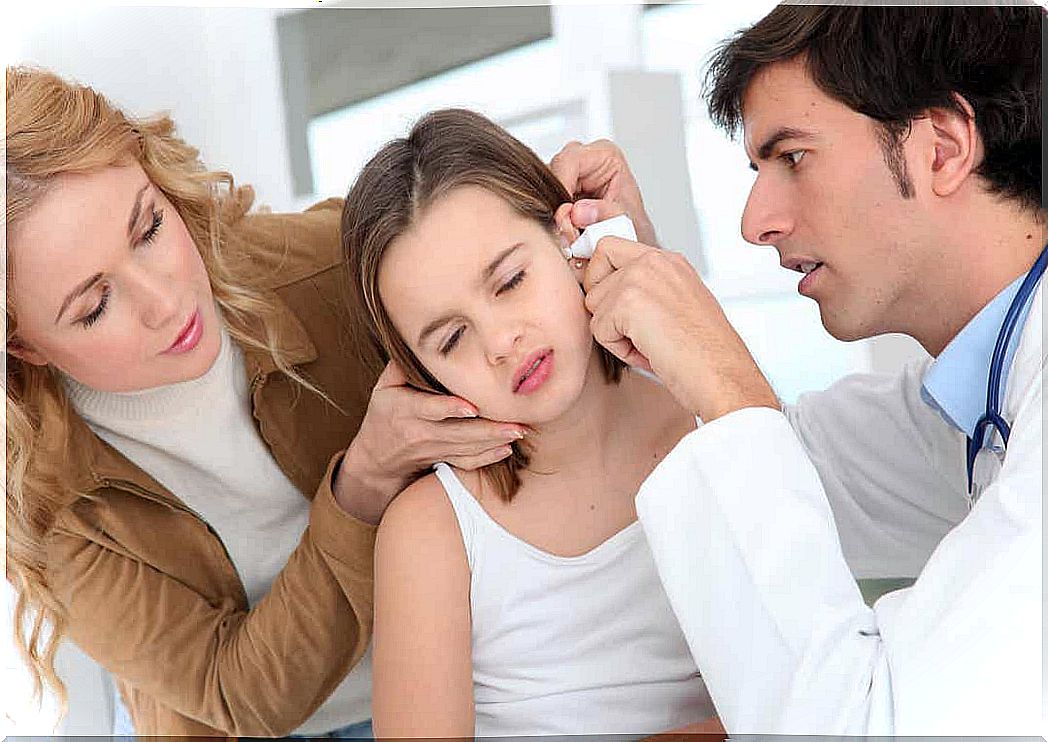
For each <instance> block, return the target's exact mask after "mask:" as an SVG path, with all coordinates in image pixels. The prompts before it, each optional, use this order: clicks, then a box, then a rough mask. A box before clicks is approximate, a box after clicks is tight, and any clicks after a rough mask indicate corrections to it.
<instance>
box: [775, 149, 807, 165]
mask: <svg viewBox="0 0 1048 742" xmlns="http://www.w3.org/2000/svg"><path fill="white" fill-rule="evenodd" d="M804 153H805V150H803V149H795V150H792V151H790V152H783V153H782V154H781V155H779V159H780V160H782V161H783V162H784V163H786V167H788V168H790V169H793V168H795V167H797V166H798V165H800V164H801V160H803V159H804Z"/></svg>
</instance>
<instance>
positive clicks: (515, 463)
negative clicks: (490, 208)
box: [342, 109, 625, 502]
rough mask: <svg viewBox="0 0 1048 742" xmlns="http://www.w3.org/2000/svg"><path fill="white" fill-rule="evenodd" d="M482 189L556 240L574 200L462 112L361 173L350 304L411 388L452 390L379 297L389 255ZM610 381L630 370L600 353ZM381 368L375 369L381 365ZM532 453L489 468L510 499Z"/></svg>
mask: <svg viewBox="0 0 1048 742" xmlns="http://www.w3.org/2000/svg"><path fill="white" fill-rule="evenodd" d="M467 185H470V186H478V187H480V188H484V189H485V190H487V191H489V192H490V193H493V194H495V195H497V196H500V197H501V198H503V199H504V200H505V201H506V202H507V203H508V204H509V205H510V206H512V207H513V208H514V209H515V210H516V211H517V212H518V213H520V214H522V215H523V216H525V217H527V218H528V219H534V220H535V221H536V222H538V223H539V224H542V225H543V226H545V227H546V228H547V229H548V230H549V231H550V233H551V234H552V233H553V232H554V231H555V229H556V225H555V223H554V219H553V215H554V212H556V210H557V207H558V206H560V205H561V204H563V203H567V202H568V201H570V200H571V194H569V193H568V192H567V190H566V189H565V188H564V186H563V185H562V184H561V182H560V181H559V180H557V178H556V177H555V176H554V175H553V173H552V172H550V170H549V168H548V167H546V165H545V164H543V162H542V160H540V159H539V158H538V157H537V156H536V155H535V153H534V152H532V151H531V150H530V149H528V148H527V147H526V146H525V145H524V144H522V143H521V142H520V141H518V140H517V139H515V138H514V137H513V136H511V135H510V134H509V133H508V132H506V131H505V130H504V129H502V128H501V127H499V126H497V125H496V124H494V123H492V122H491V121H489V120H488V119H486V118H484V117H483V116H481V115H480V114H477V113H474V112H472V111H467V110H463V109H445V110H441V111H434V112H433V113H430V114H428V115H426V116H425V117H423V118H422V119H421V120H420V121H419V122H418V123H416V124H415V126H414V127H413V128H412V129H411V132H410V133H409V134H408V135H407V136H406V137H404V138H403V139H394V140H393V141H392V142H390V143H389V144H387V145H386V146H385V147H383V148H382V149H381V150H379V152H378V154H376V155H375V156H374V157H373V158H372V159H371V160H370V162H368V164H367V165H366V166H365V167H364V169H363V170H362V171H361V173H360V176H359V177H358V178H357V181H356V183H354V184H353V187H352V188H351V189H350V191H349V195H348V196H347V197H346V203H345V206H344V208H343V211H342V247H343V249H344V250H345V252H346V263H347V265H348V266H349V272H350V286H351V289H350V294H351V295H350V301H351V303H352V304H354V305H355V306H354V309H355V310H356V313H357V314H358V316H361V317H363V318H364V319H365V322H366V324H367V327H368V334H369V336H370V340H371V344H372V350H373V351H374V354H375V360H376V362H378V363H380V364H381V365H384V364H385V363H386V362H388V361H389V360H391V359H392V360H395V361H396V362H397V363H398V364H399V365H400V367H401V368H402V369H404V373H405V374H406V375H407V378H408V380H409V381H410V383H411V384H412V385H413V386H416V387H418V388H420V389H424V390H427V391H433V392H438V393H441V394H448V393H449V392H448V390H447V389H446V388H445V387H444V386H443V385H442V384H441V383H440V382H439V381H437V379H436V378H435V377H434V376H433V375H432V374H431V373H430V372H429V370H428V369H426V367H425V366H424V365H423V364H422V363H421V362H420V361H419V359H418V358H417V357H416V356H415V354H414V353H412V352H411V349H410V348H409V347H408V346H407V343H405V342H404V339H403V338H402V337H400V334H399V333H398V332H397V331H396V329H395V328H394V326H393V322H392V321H391V320H390V318H389V314H388V313H387V312H386V308H385V306H384V305H383V303H382V299H381V297H380V296H379V291H378V271H379V264H380V263H381V262H382V257H383V255H384V254H385V252H386V250H387V249H388V248H389V246H390V245H391V244H392V243H393V241H394V240H396V239H397V238H398V237H400V236H401V235H403V234H404V233H405V232H407V231H408V230H410V229H411V227H412V225H414V224H415V223H416V221H417V220H418V219H419V218H420V217H421V215H422V214H423V213H424V212H425V210H426V209H427V208H428V207H429V206H430V205H431V204H433V203H434V202H436V201H437V200H439V199H440V198H441V197H442V196H445V195H446V194H447V193H449V192H450V191H451V190H452V189H455V188H459V187H461V186H467ZM600 359H601V366H602V368H603V370H604V376H605V378H606V379H607V380H608V381H609V382H611V383H617V382H618V381H619V379H620V378H621V376H622V369H623V368H624V367H625V366H624V364H623V363H622V361H620V360H619V359H618V358H616V357H615V356H613V355H612V354H611V353H609V352H608V351H607V350H605V349H604V348H600ZM376 370H377V369H376ZM527 466H528V452H527V450H526V447H525V446H523V445H521V443H514V444H513V454H512V455H511V456H510V457H509V458H507V459H504V460H502V461H500V462H498V463H496V464H491V465H490V466H487V467H485V468H484V469H483V473H484V476H485V478H486V479H487V481H488V482H489V483H490V484H491V485H492V486H493V487H494V488H495V491H496V492H497V493H498V494H499V496H500V497H501V498H502V499H503V500H505V501H507V502H508V501H509V500H511V499H512V498H513V495H514V494H516V492H517V490H518V489H519V488H520V470H521V469H524V468H526V467H527Z"/></svg>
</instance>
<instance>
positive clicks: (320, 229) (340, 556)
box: [47, 199, 375, 736]
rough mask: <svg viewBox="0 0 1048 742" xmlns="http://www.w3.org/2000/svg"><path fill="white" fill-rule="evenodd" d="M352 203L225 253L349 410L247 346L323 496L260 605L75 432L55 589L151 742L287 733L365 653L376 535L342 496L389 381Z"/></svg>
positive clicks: (265, 407) (124, 469)
mask: <svg viewBox="0 0 1048 742" xmlns="http://www.w3.org/2000/svg"><path fill="white" fill-rule="evenodd" d="M340 211H341V201H340V200H338V199H330V200H328V201H325V202H323V203H320V204H317V205H316V206H314V207H312V208H311V209H309V210H307V211H306V212H304V213H302V214H280V215H278V214H261V213H260V214H249V215H247V216H245V217H243V218H242V219H241V220H240V221H239V222H237V223H236V225H235V226H234V227H233V228H232V230H231V235H230V237H231V239H230V240H229V242H227V244H229V245H230V246H231V247H235V248H236V249H235V250H234V251H233V253H232V254H231V255H230V258H231V260H232V263H233V265H234V268H235V269H236V270H237V271H238V275H243V276H244V280H245V281H251V282H254V284H255V285H257V286H261V287H264V288H268V289H272V290H274V291H275V293H276V295H277V297H278V299H279V302H280V306H281V312H282V319H281V325H282V328H281V335H282V340H281V345H282V347H283V348H284V350H285V351H286V352H287V356H288V358H289V360H290V361H291V362H292V364H293V365H294V366H295V368H296V369H297V370H298V371H299V372H300V373H302V374H303V375H304V376H305V377H306V378H308V379H309V380H310V381H311V382H312V383H314V384H315V385H316V386H317V387H318V388H320V389H322V390H323V391H324V392H325V393H326V394H327V395H328V396H330V397H331V398H332V400H333V401H334V402H336V403H337V404H338V405H339V407H341V408H342V411H339V410H337V409H335V408H334V407H333V406H332V405H331V404H330V403H329V402H327V401H325V400H323V399H321V398H320V397H319V396H318V395H316V394H314V393H313V392H311V391H309V390H306V389H303V388H302V387H301V386H299V385H297V384H295V383H293V382H292V381H290V380H289V379H288V378H287V377H286V376H285V375H284V374H283V373H281V372H280V371H279V370H277V369H276V367H275V365H274V363H273V361H272V359H271V357H270V356H269V355H268V354H265V353H258V352H256V351H253V350H250V349H248V348H245V349H244V356H245V366H246V372H247V374H248V377H249V379H250V384H251V395H252V403H253V407H254V416H255V419H256V420H257V421H258V428H259V431H260V433H261V435H262V437H263V439H264V440H265V441H266V443H267V444H268V445H269V448H270V450H271V452H272V454H273V456H274V458H275V459H276V461H277V462H278V464H279V465H280V467H281V468H282V469H283V470H284V472H285V473H286V474H287V475H288V477H289V478H290V479H291V481H292V482H294V483H295V485H296V486H297V487H298V489H299V490H300V491H301V492H302V493H303V496H305V497H308V498H310V499H312V505H311V510H310V516H309V525H308V527H307V529H306V531H305V533H304V535H303V536H302V540H301V542H300V543H299V545H298V547H297V548H296V549H295V551H294V552H293V553H292V555H291V558H290V559H289V560H288V563H287V565H286V566H285V567H284V569H283V570H282V571H281V572H280V574H279V575H278V576H277V578H276V580H275V581H274V583H273V586H272V588H271V590H270V591H269V593H268V594H267V595H266V596H265V597H264V598H263V599H262V601H261V602H259V603H258V604H257V605H256V606H255V607H254V608H253V609H252V610H248V605H247V598H246V596H245V594H244V589H243V586H242V585H241V582H240V579H239V577H238V576H237V573H236V570H235V569H234V567H233V564H232V562H231V561H230V559H229V556H228V554H227V553H226V550H225V547H224V546H223V544H222V542H221V540H220V539H219V537H218V535H217V534H216V533H215V532H214V531H213V530H212V529H211V528H210V527H209V526H208V524H207V523H205V522H204V521H203V520H202V519H201V518H200V517H199V516H197V515H196V514H195V513H194V512H192V511H191V510H190V509H189V508H188V507H187V506H186V505H185V504H183V503H182V502H181V501H180V500H179V499H178V493H177V492H174V493H173V492H169V491H168V490H166V489H165V488H164V487H162V486H161V485H160V484H158V483H157V482H156V481H155V480H153V479H152V478H151V477H150V476H149V475H148V474H146V473H145V472H143V471H142V470H141V469H139V468H138V467H137V466H135V465H134V464H132V463H131V462H130V461H128V460H127V459H126V458H124V457H123V456H122V455H121V454H120V453H118V452H117V451H116V450H115V449H113V448H112V447H110V446H109V445H107V444H106V443H104V442H103V441H102V440H100V439H99V438H98V437H97V436H95V435H94V433H93V432H92V431H91V430H90V429H89V428H88V427H87V425H86V423H84V422H83V420H81V419H80V418H79V417H75V416H74V420H73V421H72V429H71V431H70V437H71V443H72V445H71V446H70V463H71V465H73V466H74V467H75V470H76V472H77V476H78V481H79V486H80V491H81V492H86V493H89V497H87V498H80V499H78V500H77V501H76V502H75V503H74V504H73V505H72V506H71V507H69V508H67V509H65V510H63V511H61V512H60V514H59V516H58V519H57V522H56V525H55V527H54V528H53V530H52V532H51V535H50V541H49V543H48V554H49V562H48V569H47V577H48V579H49V580H50V583H51V585H52V586H53V588H54V590H55V592H56V594H57V596H58V598H59V600H60V601H61V602H62V604H63V605H64V606H65V608H66V609H67V610H68V614H69V624H68V627H67V636H68V637H69V638H70V639H72V640H73V641H74V642H76V643H77V644H78V645H79V646H80V647H81V648H82V649H83V650H84V651H85V652H87V653H88V654H89V655H91V656H92V657H94V658H95V659H96V660H97V661H98V662H99V663H101V664H102V665H103V666H104V667H106V668H107V669H108V670H109V671H110V672H111V673H113V675H114V676H115V677H116V679H117V684H118V687H119V688H120V691H121V693H122V695H123V697H124V699H125V701H126V702H127V704H128V707H129V708H130V710H131V716H132V719H133V721H134V724H135V729H136V731H137V733H138V734H141V735H231V736H239V735H249V736H273V735H284V734H287V733H289V732H290V731H292V730H293V729H295V728H296V727H298V726H299V725H300V724H301V723H302V722H303V721H305V720H306V719H307V718H308V717H309V716H310V715H311V714H312V713H313V712H314V711H315V710H316V708H317V707H318V706H319V705H320V704H321V703H322V702H323V701H324V699H325V698H326V697H327V696H328V695H329V694H330V693H331V691H332V690H333V689H334V688H335V686H336V685H337V684H338V683H339V682H340V681H341V680H342V678H343V677H344V676H345V675H346V673H347V672H348V671H349V669H350V668H351V667H352V666H353V665H354V664H355V663H356V662H357V661H358V660H359V659H360V657H361V655H362V654H363V653H364V650H365V648H366V646H367V643H368V640H369V638H370V634H371V625H372V581H373V554H372V551H373V547H374V538H375V528H374V527H372V526H370V525H367V524H365V523H363V522H361V521H359V520H357V519H355V518H353V517H351V516H350V515H348V514H347V513H345V512H344V511H342V510H341V509H340V508H339V506H338V505H337V504H336V502H335V499H334V496H333V494H332V490H331V486H332V480H331V477H332V469H333V468H334V463H335V462H336V461H337V460H338V454H339V453H340V452H341V451H342V450H343V449H344V448H345V447H346V446H347V445H348V444H349V443H350V441H351V440H352V438H353V436H354V435H355V434H356V432H357V429H358V427H359V425H360V422H361V420H362V419H363V417H364V412H365V410H366V409H367V403H368V399H369V397H370V393H371V388H372V386H373V384H374V381H375V379H374V378H373V373H370V372H368V371H366V370H365V364H363V363H362V361H361V359H360V356H359V354H358V353H357V351H356V348H357V345H356V343H355V341H354V338H353V336H352V333H353V329H352V328H353V327H354V324H353V323H352V322H351V320H350V318H349V317H348V316H347V314H346V309H345V305H344V301H343V297H344V296H345V270H344V266H343V261H342V254H341V249H340V244H339V218H340Z"/></svg>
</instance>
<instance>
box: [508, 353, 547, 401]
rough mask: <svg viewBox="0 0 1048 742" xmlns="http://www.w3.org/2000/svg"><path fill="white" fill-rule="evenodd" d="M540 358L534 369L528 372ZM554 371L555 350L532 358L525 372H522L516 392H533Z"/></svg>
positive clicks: (514, 391)
mask: <svg viewBox="0 0 1048 742" xmlns="http://www.w3.org/2000/svg"><path fill="white" fill-rule="evenodd" d="M536 360H538V365H537V366H535V368H534V370H532V371H531V372H530V373H528V369H531V367H532V366H533V365H534V364H535V361H536ZM552 373H553V351H545V352H543V353H541V354H539V355H537V356H535V357H533V358H532V359H531V360H530V363H529V364H527V365H526V366H525V370H524V373H523V374H521V376H523V378H522V379H521V381H519V382H518V383H517V386H516V388H515V389H514V390H513V393H514V394H531V393H532V392H534V391H535V390H537V389H538V388H539V387H541V386H542V385H543V384H544V383H545V382H546V380H547V379H548V378H549V377H550V375H551V374H552Z"/></svg>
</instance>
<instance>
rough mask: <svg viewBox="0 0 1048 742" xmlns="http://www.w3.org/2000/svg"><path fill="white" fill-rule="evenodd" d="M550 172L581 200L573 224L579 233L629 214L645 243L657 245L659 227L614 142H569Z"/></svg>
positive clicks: (577, 201) (554, 159)
mask: <svg viewBox="0 0 1048 742" xmlns="http://www.w3.org/2000/svg"><path fill="white" fill-rule="evenodd" d="M549 167H550V170H552V171H553V174H554V175H556V176H557V179H558V180H560V182H561V183H563V184H564V187H565V188H566V189H567V190H568V193H570V194H571V195H572V197H573V198H575V199H578V200H576V201H575V202H574V204H573V205H572V209H571V212H570V217H571V221H572V223H573V224H574V226H575V227H577V228H578V229H584V228H586V227H588V226H589V225H591V224H593V222H598V221H601V220H602V219H610V218H611V217H613V216H618V215H619V214H621V213H623V212H625V213H626V214H628V215H629V218H630V220H631V221H632V222H633V226H634V228H635V229H636V230H637V237H638V238H639V239H640V241H641V242H644V243H646V244H649V245H654V244H657V243H656V241H655V227H654V226H653V225H652V223H651V219H649V218H648V212H647V211H645V209H644V199H642V198H641V195H640V188H638V187H637V181H636V180H635V179H634V177H633V173H632V172H631V171H630V167H629V164H627V162H626V156H625V155H624V154H623V153H622V150H621V149H619V148H618V147H617V146H616V145H615V144H614V143H613V142H610V141H608V140H607V139H600V140H598V141H596V142H590V143H589V144H581V143H580V142H568V143H567V144H566V145H564V148H563V149H562V150H561V151H560V152H558V153H557V154H556V155H554V157H553V159H552V160H550V164H549Z"/></svg>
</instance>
